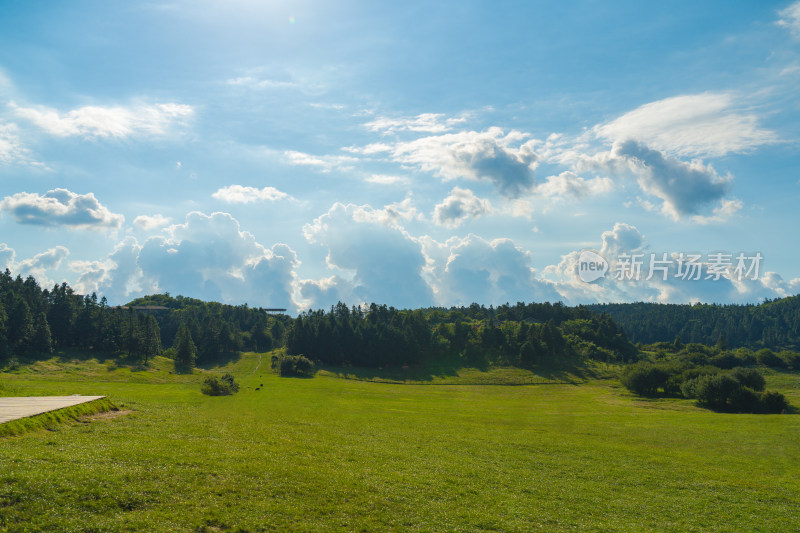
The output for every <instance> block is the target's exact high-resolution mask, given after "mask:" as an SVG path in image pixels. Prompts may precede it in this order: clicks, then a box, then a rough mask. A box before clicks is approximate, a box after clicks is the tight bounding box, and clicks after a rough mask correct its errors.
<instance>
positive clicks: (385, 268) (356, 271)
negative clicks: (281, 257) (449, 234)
mask: <svg viewBox="0 0 800 533" xmlns="http://www.w3.org/2000/svg"><path fill="white" fill-rule="evenodd" d="M303 234H304V235H305V237H306V239H307V240H308V241H309V242H310V243H312V244H321V245H323V246H325V247H326V248H327V249H328V256H327V262H328V264H329V265H330V266H331V267H333V268H337V269H341V270H343V271H347V272H349V275H350V276H352V280H351V281H347V280H345V279H344V278H342V277H336V278H332V279H329V281H328V282H326V284H320V282H316V284H317V289H314V287H311V286H310V285H309V281H307V282H306V283H305V285H304V295H305V296H307V297H308V296H311V295H313V294H317V295H320V294H327V295H328V297H331V296H333V295H342V294H349V295H350V298H348V299H349V300H350V302H352V301H353V299H355V300H357V301H358V303H360V302H378V303H387V304H391V305H395V306H398V307H408V308H414V307H421V306H427V305H431V304H432V302H433V295H432V291H431V288H430V287H429V286H428V285H427V283H425V281H424V280H423V279H422V277H421V274H422V269H423V267H424V266H425V256H424V255H423V254H422V250H421V246H420V243H419V242H417V241H416V240H415V239H414V238H412V237H411V236H410V235H408V233H406V232H405V231H404V230H403V229H402V228H400V227H399V226H397V224H396V222H394V221H393V220H392V217H391V215H389V214H388V213H387V212H386V211H385V210H375V209H373V208H371V207H370V206H366V205H365V206H356V205H352V204H350V205H343V204H340V203H336V204H334V205H333V206H332V207H331V208H330V209H329V210H328V212H327V213H325V214H324V215H322V216H320V217H318V218H316V219H315V220H314V221H313V222H312V223H310V224H306V225H305V226H304V227H303ZM312 289H313V290H312ZM322 289H325V291H324V293H320V291H321V290H322ZM337 297H338V296H337ZM330 303H335V302H320V301H316V302H311V303H310V304H311V305H312V306H320V305H324V304H330Z"/></svg>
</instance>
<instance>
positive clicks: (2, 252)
mask: <svg viewBox="0 0 800 533" xmlns="http://www.w3.org/2000/svg"><path fill="white" fill-rule="evenodd" d="M16 255H17V254H16V252H15V251H14V249H13V248H9V247H8V245H7V244H6V243H4V242H2V243H0V269H2V270H5V269H7V268H8V269H10V268H11V266H12V265H13V264H14V257H15V256H16Z"/></svg>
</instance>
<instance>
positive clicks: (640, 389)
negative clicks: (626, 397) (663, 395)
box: [620, 361, 669, 395]
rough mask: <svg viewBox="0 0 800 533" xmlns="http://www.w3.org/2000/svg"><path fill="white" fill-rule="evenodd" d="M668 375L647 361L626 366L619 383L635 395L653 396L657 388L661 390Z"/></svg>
mask: <svg viewBox="0 0 800 533" xmlns="http://www.w3.org/2000/svg"><path fill="white" fill-rule="evenodd" d="M668 378H669V374H668V373H667V372H666V371H665V370H664V369H662V368H659V367H657V366H655V365H653V364H652V363H648V362H647V361H640V362H638V363H634V364H632V365H628V366H627V367H626V368H625V371H624V372H623V373H622V378H621V379H620V381H621V382H622V384H623V385H624V386H625V387H626V388H627V389H628V390H630V391H631V392H635V393H636V394H642V395H647V394H655V393H656V392H657V391H658V389H659V388H663V387H664V386H665V385H666V383H667V379H668Z"/></svg>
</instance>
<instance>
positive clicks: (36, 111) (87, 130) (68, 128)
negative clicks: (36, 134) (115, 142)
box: [9, 102, 194, 139]
mask: <svg viewBox="0 0 800 533" xmlns="http://www.w3.org/2000/svg"><path fill="white" fill-rule="evenodd" d="M9 107H11V109H12V110H13V111H14V112H15V113H16V115H17V116H19V117H21V118H24V119H27V120H29V121H31V122H32V123H34V124H35V125H36V126H38V127H39V128H41V129H43V130H44V131H46V132H47V133H49V134H51V135H55V136H58V137H69V136H80V137H88V138H92V137H94V138H108V137H113V138H118V139H123V138H128V137H134V136H138V135H145V136H149V135H163V134H165V133H166V132H167V131H168V130H169V128H170V127H172V126H173V125H175V124H180V123H182V122H184V121H185V120H187V119H188V118H190V117H191V116H192V115H193V114H194V109H193V108H192V107H191V106H188V105H183V104H175V103H167V104H156V105H135V106H130V107H123V106H115V107H102V106H85V107H80V108H78V109H73V110H71V111H67V112H66V113H61V112H59V111H58V110H56V109H52V108H49V107H43V106H38V107H21V106H18V105H17V104H15V103H13V102H11V103H10V104H9Z"/></svg>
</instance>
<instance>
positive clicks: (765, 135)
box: [594, 93, 776, 157]
mask: <svg viewBox="0 0 800 533" xmlns="http://www.w3.org/2000/svg"><path fill="white" fill-rule="evenodd" d="M594 133H595V134H596V135H597V136H598V137H600V138H603V139H607V140H610V141H612V142H613V141H626V140H629V139H635V140H637V141H639V142H641V143H644V144H647V145H648V146H650V147H652V148H655V149H657V150H661V151H665V152H667V153H670V154H675V155H681V156H690V157H698V156H700V157H703V156H705V157H715V156H721V155H725V154H727V153H731V152H743V151H747V150H750V149H752V148H755V147H758V146H761V145H763V144H767V143H771V142H775V140H776V135H775V133H774V132H772V131H769V130H766V129H763V128H760V127H759V125H758V116H756V115H755V114H753V113H749V112H746V111H742V110H739V109H737V108H736V101H735V99H734V97H733V96H732V95H730V94H727V93H702V94H693V95H683V96H674V97H671V98H666V99H664V100H659V101H657V102H652V103H649V104H645V105H643V106H641V107H639V108H637V109H634V110H633V111H630V112H628V113H625V114H624V115H622V116H621V117H619V118H617V119H615V120H612V121H611V122H608V123H605V124H600V125H597V126H595V127H594Z"/></svg>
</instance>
